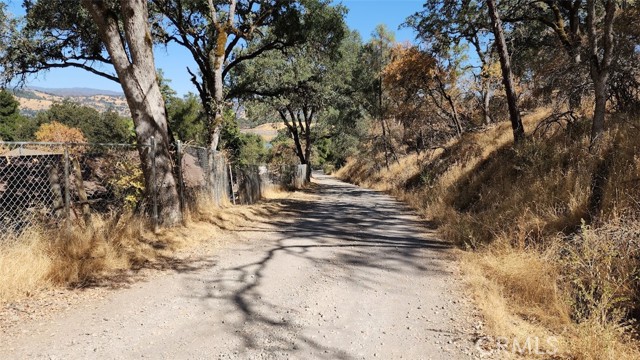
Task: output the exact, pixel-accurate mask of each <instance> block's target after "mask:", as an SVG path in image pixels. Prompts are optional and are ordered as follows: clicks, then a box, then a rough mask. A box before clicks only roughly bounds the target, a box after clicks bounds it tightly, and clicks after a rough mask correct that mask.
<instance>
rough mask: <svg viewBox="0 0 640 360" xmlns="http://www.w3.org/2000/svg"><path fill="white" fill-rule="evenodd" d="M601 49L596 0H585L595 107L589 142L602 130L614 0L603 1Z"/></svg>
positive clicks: (610, 54) (609, 62) (612, 45)
mask: <svg viewBox="0 0 640 360" xmlns="http://www.w3.org/2000/svg"><path fill="white" fill-rule="evenodd" d="M604 10H605V13H604V20H603V27H604V28H603V31H602V39H601V41H600V42H601V43H602V50H600V46H599V45H598V34H597V30H596V0H587V36H588V38H589V52H590V62H589V65H590V75H591V80H592V81H593V86H594V95H595V109H594V111H593V122H592V124H591V142H592V143H593V142H595V141H596V140H597V139H598V138H599V136H600V135H601V134H602V131H604V121H605V112H606V108H607V83H608V81H609V76H610V68H611V61H612V58H613V48H614V42H613V22H614V20H615V15H616V11H617V4H616V0H605V1H604Z"/></svg>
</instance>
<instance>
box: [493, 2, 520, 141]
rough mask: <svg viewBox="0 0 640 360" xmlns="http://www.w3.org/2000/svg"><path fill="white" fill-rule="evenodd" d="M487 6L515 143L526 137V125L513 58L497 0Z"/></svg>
mask: <svg viewBox="0 0 640 360" xmlns="http://www.w3.org/2000/svg"><path fill="white" fill-rule="evenodd" d="M487 6H488V7H489V15H490V16H491V22H492V25H493V34H494V36H495V38H496V45H497V48H498V54H499V55H500V67H501V68H502V82H503V84H504V90H505V92H506V94H507V104H508V105H509V118H510V119H511V128H512V129H513V140H514V142H515V143H519V142H520V141H522V140H523V139H524V126H523V125H522V119H521V118H520V111H519V110H518V97H517V96H516V90H515V86H514V85H513V74H512V72H511V60H510V58H509V53H508V51H507V42H506V40H505V38H504V30H503V29H502V21H501V20H500V15H499V14H498V9H497V7H496V3H495V0H487Z"/></svg>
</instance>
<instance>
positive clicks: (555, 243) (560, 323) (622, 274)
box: [338, 111, 640, 359]
mask: <svg viewBox="0 0 640 360" xmlns="http://www.w3.org/2000/svg"><path fill="white" fill-rule="evenodd" d="M546 115H547V114H546V112H545V111H539V112H537V113H535V114H530V115H528V116H526V117H525V119H524V121H525V127H526V128H527V129H534V128H535V127H536V125H537V124H538V122H539V121H540V120H541V119H542V118H544V117H545V116H546ZM637 125H638V123H637V121H635V124H634V123H633V122H629V121H626V122H625V121H621V119H618V121H616V125H613V126H612V128H611V129H609V130H608V131H607V132H606V134H605V135H604V137H603V138H602V139H601V142H600V146H599V147H598V148H597V149H592V150H591V151H590V149H589V136H588V133H589V132H588V127H589V124H588V122H582V123H577V124H574V125H571V126H569V128H568V129H566V130H564V129H560V130H559V129H557V128H556V130H559V131H556V132H555V133H553V134H547V135H545V136H538V135H536V136H532V135H531V136H529V138H528V140H527V141H526V142H525V143H523V144H521V145H519V146H517V147H513V146H512V144H511V142H512V135H511V129H510V127H509V124H507V123H501V124H498V125H496V126H494V127H492V128H489V129H487V130H485V131H481V132H474V133H468V134H465V135H464V136H463V137H462V138H461V139H459V140H454V141H451V142H450V143H449V144H447V145H446V146H444V147H443V148H441V149H437V150H435V151H432V152H429V153H427V154H422V155H421V156H416V155H415V154H412V155H406V156H404V157H401V158H400V159H399V161H398V162H394V164H393V165H392V166H390V168H389V169H386V168H385V167H384V166H380V164H384V161H383V159H380V158H372V157H370V156H369V157H367V156H363V157H361V158H359V159H352V161H350V162H349V163H348V164H347V166H345V167H344V168H342V169H341V170H340V171H339V172H338V176H339V177H341V178H342V179H345V180H347V181H351V182H353V183H356V184H360V185H363V186H366V187H370V188H374V189H378V190H382V191H386V192H389V193H391V194H393V195H395V196H396V197H398V198H399V199H401V200H403V201H405V202H407V203H408V204H410V205H411V206H412V207H413V208H414V209H415V210H416V211H417V212H419V213H420V214H421V215H422V216H424V217H425V218H427V219H429V220H431V221H434V222H435V223H436V224H437V225H438V227H439V229H440V233H441V235H442V237H443V238H445V239H448V240H451V241H452V242H454V243H456V244H457V245H458V246H459V248H460V249H462V250H461V251H460V259H461V264H462V268H463V271H464V273H465V274H466V279H467V282H468V284H469V288H470V290H471V292H472V294H473V298H474V300H475V303H476V304H477V306H478V308H479V309H480V310H481V311H482V313H483V315H484V317H485V320H486V323H487V325H488V326H487V327H488V329H487V331H488V332H489V334H490V335H492V336H496V337H498V336H499V337H502V338H505V339H518V340H517V341H519V343H520V344H523V343H525V342H526V339H527V338H531V339H533V338H536V337H537V338H538V339H541V340H540V348H541V349H540V351H541V352H553V350H554V349H553V346H551V345H547V344H546V343H545V340H544V339H547V338H549V337H551V336H553V337H554V338H555V339H557V341H558V342H557V350H558V354H557V355H556V356H560V357H562V358H573V359H639V358H640V350H639V346H638V344H639V343H638V342H637V340H634V336H633V335H634V328H635V329H637V328H636V327H635V324H634V323H633V321H632V319H634V318H637V317H638V316H639V315H640V276H639V275H640V272H639V268H640V246H639V245H640V244H639V242H640V220H639V219H640V217H639V215H640V143H639V142H638V141H637V139H638V138H639V136H640V130H639V128H638V126H637ZM510 341H513V340H510ZM508 346H509V345H508ZM545 346H546V348H545ZM511 350H512V349H511V348H509V351H507V352H506V353H502V355H504V356H506V355H507V353H509V354H511V355H512V354H513V351H511ZM516 353H518V351H516ZM523 353H524V355H531V353H530V352H529V351H526V350H525V351H524V352H523ZM516 355H517V354H516ZM533 355H535V354H533Z"/></svg>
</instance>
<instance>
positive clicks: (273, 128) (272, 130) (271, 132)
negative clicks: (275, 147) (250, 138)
mask: <svg viewBox="0 0 640 360" xmlns="http://www.w3.org/2000/svg"><path fill="white" fill-rule="evenodd" d="M284 128H285V125H284V124H283V123H282V122H277V123H266V124H262V125H258V126H256V127H254V128H251V129H240V132H242V133H244V134H255V135H258V136H260V137H261V138H262V139H263V140H264V141H265V142H271V140H273V139H274V138H275V137H276V136H277V135H278V130H281V129H284Z"/></svg>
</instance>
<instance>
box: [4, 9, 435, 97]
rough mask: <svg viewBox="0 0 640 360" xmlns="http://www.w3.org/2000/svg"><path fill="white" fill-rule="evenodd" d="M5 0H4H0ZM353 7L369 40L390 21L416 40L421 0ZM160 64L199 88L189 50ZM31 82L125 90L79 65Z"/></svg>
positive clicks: (353, 20)
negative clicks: (413, 23) (414, 20)
mask: <svg viewBox="0 0 640 360" xmlns="http://www.w3.org/2000/svg"><path fill="white" fill-rule="evenodd" d="M0 1H1V0H0ZM4 1H5V2H6V3H8V5H9V9H10V10H11V11H12V12H14V13H17V14H19V13H22V11H21V8H20V5H21V3H22V0H4ZM335 2H336V3H342V4H343V5H345V6H346V7H347V8H348V9H349V13H348V15H347V24H348V25H349V27H350V28H352V29H355V30H358V32H360V34H361V35H362V37H363V39H364V40H365V41H366V40H367V39H368V38H369V37H370V35H371V32H372V31H373V30H374V28H375V27H376V25H378V24H386V25H387V27H388V28H389V29H391V30H393V31H394V32H395V33H396V40H398V41H413V39H414V37H415V35H414V33H413V32H412V31H411V30H410V29H398V27H399V26H400V25H401V24H402V23H404V21H405V20H406V18H407V17H408V16H410V15H412V14H413V13H415V12H417V11H419V10H420V9H421V8H422V4H423V2H422V1H421V0H342V1H335ZM155 54H156V55H155V56H156V58H155V60H156V67H158V68H160V69H162V70H163V71H164V73H165V77H166V78H168V79H170V80H171V87H173V88H174V89H175V90H176V91H177V92H178V94H181V95H182V94H186V93H187V92H190V91H191V92H195V88H194V87H193V85H192V84H191V82H190V81H189V75H188V74H187V71H186V66H190V67H191V68H192V69H194V68H195V66H194V64H193V61H192V60H191V59H190V56H189V54H188V53H187V52H186V51H185V50H183V49H182V48H180V47H178V46H171V47H169V48H166V49H165V48H164V47H160V48H157V49H156V52H155ZM28 85H32V86H41V87H49V88H67V87H89V88H96V89H104V90H114V91H121V88H120V85H119V84H117V83H115V82H113V81H109V80H107V79H104V78H101V77H99V76H96V75H93V74H90V73H88V72H86V71H83V70H78V69H54V70H50V71H48V72H46V73H41V74H38V75H37V77H36V78H34V79H33V80H32V81H30V83H29V84H28Z"/></svg>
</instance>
